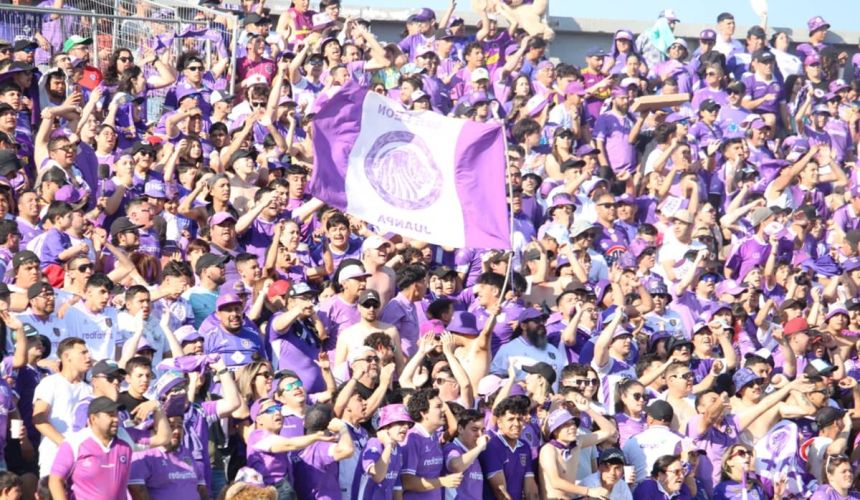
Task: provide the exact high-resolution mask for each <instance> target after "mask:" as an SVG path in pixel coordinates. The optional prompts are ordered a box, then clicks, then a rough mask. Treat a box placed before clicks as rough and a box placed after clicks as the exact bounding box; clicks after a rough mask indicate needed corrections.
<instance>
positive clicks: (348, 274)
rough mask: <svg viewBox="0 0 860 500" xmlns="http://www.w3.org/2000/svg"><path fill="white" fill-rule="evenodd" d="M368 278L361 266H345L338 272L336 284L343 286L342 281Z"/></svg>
mask: <svg viewBox="0 0 860 500" xmlns="http://www.w3.org/2000/svg"><path fill="white" fill-rule="evenodd" d="M368 276H370V274H368V273H367V272H365V270H364V269H362V268H361V266H358V265H355V264H353V265H350V266H346V267H344V268H343V269H341V270H340V274H339V275H338V277H337V282H338V283H340V284H343V282H344V281H346V280H348V279H353V278H367V277H368Z"/></svg>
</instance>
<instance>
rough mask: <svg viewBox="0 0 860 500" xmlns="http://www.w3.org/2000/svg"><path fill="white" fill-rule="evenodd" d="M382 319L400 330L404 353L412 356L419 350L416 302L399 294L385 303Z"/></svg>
mask: <svg viewBox="0 0 860 500" xmlns="http://www.w3.org/2000/svg"><path fill="white" fill-rule="evenodd" d="M379 319H380V321H383V322H385V323H389V324H392V325H394V326H395V327H396V328H397V331H398V332H400V346H401V349H403V355H404V356H406V357H411V356H412V355H413V354H415V352H416V351H417V350H418V311H417V307H416V306H415V303H414V302H412V301H410V300H408V299H406V298H405V297H404V296H403V294H397V296H395V297H394V298H393V299H391V300H390V301H388V304H385V308H384V309H383V310H382V316H380V318H379Z"/></svg>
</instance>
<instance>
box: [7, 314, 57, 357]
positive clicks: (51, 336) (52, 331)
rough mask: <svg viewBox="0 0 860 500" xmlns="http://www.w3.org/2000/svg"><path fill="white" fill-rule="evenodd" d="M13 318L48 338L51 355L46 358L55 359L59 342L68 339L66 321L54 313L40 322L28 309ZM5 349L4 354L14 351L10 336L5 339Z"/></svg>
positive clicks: (13, 343)
mask: <svg viewBox="0 0 860 500" xmlns="http://www.w3.org/2000/svg"><path fill="white" fill-rule="evenodd" d="M14 316H15V317H16V318H18V320H20V321H21V323H27V324H29V325H30V326H32V327H33V328H35V329H36V331H37V332H39V335H44V336H45V337H48V340H50V341H51V355H50V356H48V357H50V358H52V359H56V358H57V347H58V346H59V345H60V341H61V340H63V339H65V338H68V337H70V335H69V330H68V328H67V323H66V321H64V320H62V319H60V318H58V317H57V313H56V312H54V313H51V314H50V315H49V316H48V318H47V319H46V320H42V319H40V318H38V317H36V316H35V315H34V314H33V312H32V311H31V310H30V309H27V310H26V311H24V312H22V313H20V314H14ZM6 348H7V351H6V352H14V351H15V341H14V340H12V336H11V335H9V336H8V337H7V338H6Z"/></svg>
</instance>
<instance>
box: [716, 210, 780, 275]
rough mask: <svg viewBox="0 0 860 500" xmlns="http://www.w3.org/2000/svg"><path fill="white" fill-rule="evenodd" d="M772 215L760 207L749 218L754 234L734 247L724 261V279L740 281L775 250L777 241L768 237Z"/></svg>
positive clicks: (773, 237) (773, 235)
mask: <svg viewBox="0 0 860 500" xmlns="http://www.w3.org/2000/svg"><path fill="white" fill-rule="evenodd" d="M773 217H774V214H773V211H772V210H771V209H770V208H767V207H760V208H758V209H756V210H755V211H754V212H753V213H752V214H751V215H750V216H749V221H750V224H751V225H752V226H753V227H754V228H755V234H754V235H752V236H750V237H749V238H747V239H746V240H745V241H743V242H741V243H740V244H739V245H735V246H734V248H733V249H732V252H731V254H730V255H729V258H728V260H727V261H726V277H727V278H736V279H737V280H738V281H742V280H743V279H744V276H746V274H747V273H748V272H749V270H750V269H752V268H753V267H755V266H764V264H765V262H767V257H768V255H770V252H772V251H775V250H776V246H777V245H778V244H779V240H778V238H777V237H776V235H775V234H771V235H768V234H767V230H768V224H769V222H770V221H772V220H773Z"/></svg>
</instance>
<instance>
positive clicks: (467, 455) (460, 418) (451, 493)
mask: <svg viewBox="0 0 860 500" xmlns="http://www.w3.org/2000/svg"><path fill="white" fill-rule="evenodd" d="M484 428H485V427H484V414H483V412H480V411H478V410H463V411H462V412H460V414H458V415H457V437H456V438H454V441H452V442H450V443H448V444H446V445H445V446H443V447H442V453H443V455H444V458H445V462H444V463H445V471H446V472H447V473H449V474H451V473H458V472H461V473H463V482H462V483H460V486H458V487H457V488H456V489H455V488H449V489H446V490H445V495H446V496H445V498H453V499H456V500H467V499H472V500H477V499H479V498H482V497H483V494H484V473H483V471H482V470H481V463H480V462H479V461H478V455H480V454H481V453H482V452H483V451H484V450H485V449H487V444H488V443H489V442H490V439H491V437H490V436H489V435H488V434H486V433H485V431H484Z"/></svg>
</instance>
